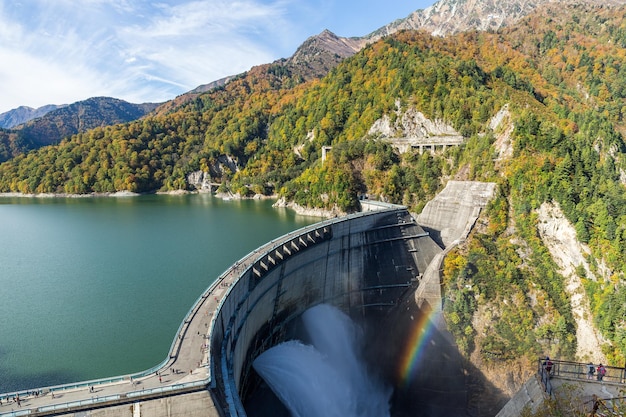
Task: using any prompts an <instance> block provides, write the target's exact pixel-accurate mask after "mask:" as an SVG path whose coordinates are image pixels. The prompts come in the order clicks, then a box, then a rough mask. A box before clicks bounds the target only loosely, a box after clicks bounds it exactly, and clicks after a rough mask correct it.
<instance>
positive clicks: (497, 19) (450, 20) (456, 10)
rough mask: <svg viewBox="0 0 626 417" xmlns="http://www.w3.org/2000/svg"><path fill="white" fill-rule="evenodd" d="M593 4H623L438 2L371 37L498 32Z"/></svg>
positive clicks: (587, 0)
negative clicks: (539, 15)
mask: <svg viewBox="0 0 626 417" xmlns="http://www.w3.org/2000/svg"><path fill="white" fill-rule="evenodd" d="M581 3H584V4H592V5H598V6H610V5H619V4H624V3H626V2H625V1H624V0H608V1H604V0H602V1H600V0H505V1H502V0H439V1H438V2H437V3H435V4H433V5H432V6H430V7H428V8H426V9H424V10H416V11H415V12H413V13H411V14H410V15H409V16H407V17H406V18H404V19H399V20H396V21H394V22H392V23H390V24H388V25H385V26H383V27H382V28H380V29H378V30H376V31H375V32H373V33H372V34H370V35H369V36H368V39H370V40H376V39H379V38H381V37H383V36H386V35H389V34H392V33H394V32H397V31H399V30H412V29H422V30H426V31H428V32H429V33H431V34H432V35H435V36H446V35H451V34H455V33H459V32H464V31H468V30H481V31H484V30H498V29H500V28H502V27H504V26H509V25H511V24H513V23H515V22H517V21H518V20H519V19H521V18H522V17H524V16H526V15H528V14H529V13H531V12H532V11H534V10H535V9H537V8H538V7H540V6H542V5H545V4H581Z"/></svg>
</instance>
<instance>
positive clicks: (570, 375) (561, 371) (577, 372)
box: [537, 359, 626, 392]
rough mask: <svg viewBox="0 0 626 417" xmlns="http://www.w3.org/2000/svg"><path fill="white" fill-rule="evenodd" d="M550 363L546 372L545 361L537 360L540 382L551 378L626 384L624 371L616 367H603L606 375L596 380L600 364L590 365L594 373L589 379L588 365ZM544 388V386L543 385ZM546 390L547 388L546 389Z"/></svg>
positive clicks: (625, 371) (579, 363)
mask: <svg viewBox="0 0 626 417" xmlns="http://www.w3.org/2000/svg"><path fill="white" fill-rule="evenodd" d="M550 361H551V362H552V367H551V369H550V370H549V371H548V370H547V367H546V359H539V360H538V361H537V372H538V374H539V375H540V376H541V380H542V382H543V381H544V379H545V380H546V381H549V380H550V378H551V377H555V376H556V377H559V378H566V379H574V380H576V379H580V380H582V379H584V380H588V381H590V382H591V381H596V382H610V383H614V384H626V369H625V368H618V367H616V366H607V365H603V366H604V368H605V369H606V374H605V375H604V376H603V377H602V378H601V379H598V372H597V367H598V366H599V365H600V364H597V363H596V364H592V365H593V367H594V370H595V372H594V373H593V375H592V376H591V377H589V375H588V369H589V363H582V362H572V361H561V360H554V359H551V360H550ZM544 387H546V385H545V384H544ZM546 388H547V387H546ZM546 392H548V390H547V389H546Z"/></svg>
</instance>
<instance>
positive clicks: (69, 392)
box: [0, 251, 256, 416]
mask: <svg viewBox="0 0 626 417" xmlns="http://www.w3.org/2000/svg"><path fill="white" fill-rule="evenodd" d="M255 253H256V251H255V252H253V253H252V254H249V255H248V256H246V257H245V258H244V259H242V260H241V261H239V262H237V263H236V264H235V265H233V266H231V267H230V268H229V269H228V270H227V271H226V272H225V273H224V274H222V275H221V276H220V277H219V278H218V280H217V281H216V282H215V283H214V284H213V285H211V287H209V289H208V290H207V291H206V292H205V293H204V294H202V296H201V297H200V298H199V299H198V301H197V302H196V304H195V305H194V306H193V307H192V310H190V312H189V313H188V315H187V317H186V318H185V320H184V322H183V323H182V324H181V326H180V328H179V331H178V334H177V335H176V339H175V340H174V342H173V343H172V348H171V350H170V352H169V356H168V358H167V359H166V360H165V361H164V362H162V363H161V364H160V365H157V366H156V367H154V368H153V369H151V370H148V371H144V372H141V373H138V374H133V375H124V376H117V377H113V378H104V379H99V380H93V381H83V382H79V383H74V384H66V385H59V386H54V387H43V388H39V389H30V390H22V391H18V392H13V393H0V401H1V404H0V416H22V415H43V414H50V413H53V412H55V413H60V412H63V411H67V412H71V411H76V410H80V409H90V408H96V407H103V406H110V405H117V404H121V403H125V402H130V401H136V400H139V399H144V398H154V397H159V396H163V395H168V394H171V393H174V392H176V393H179V392H189V391H197V390H201V389H206V385H207V382H208V378H209V366H208V358H209V351H208V346H209V345H208V331H209V328H210V326H211V319H212V317H213V314H214V312H215V311H216V309H217V307H218V305H219V303H220V301H221V298H222V297H223V296H224V295H225V294H226V291H227V289H228V286H230V285H231V284H232V283H233V282H234V281H235V280H236V279H237V278H238V276H239V274H240V273H241V272H242V271H244V270H245V269H246V268H248V266H250V265H251V264H252V263H253V262H254V260H255V256H254V255H255ZM35 392H37V394H38V395H35ZM18 398H19V403H18V401H17V399H18Z"/></svg>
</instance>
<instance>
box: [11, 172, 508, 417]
mask: <svg viewBox="0 0 626 417" xmlns="http://www.w3.org/2000/svg"><path fill="white" fill-rule="evenodd" d="M494 190H495V185H494V184H485V183H474V182H455V181H450V182H449V183H448V185H447V186H446V189H445V190H444V191H443V192H442V193H441V194H440V195H439V196H438V197H437V198H436V199H435V200H433V201H432V202H429V203H428V204H427V205H426V207H425V208H424V210H423V211H422V213H421V214H420V215H419V216H418V217H417V220H416V218H415V217H414V216H412V215H411V213H409V211H408V210H407V209H406V207H403V206H392V205H388V204H380V203H376V202H367V201H364V202H363V212H361V213H356V214H352V215H349V216H346V217H341V218H335V219H329V220H325V221H322V222H319V223H316V224H314V225H311V226H308V227H305V228H303V229H300V230H297V231H295V232H292V233H289V234H287V235H284V236H282V237H280V238H277V239H275V240H273V241H271V242H269V243H267V244H266V245H264V246H262V247H260V248H258V249H257V250H255V251H254V252H252V253H250V254H248V255H247V256H245V257H244V258H242V259H241V260H240V261H238V262H237V263H236V264H235V265H233V266H231V268H229V269H228V270H227V271H226V272H224V274H222V276H220V277H219V278H218V279H217V280H216V282H215V283H214V284H213V285H212V286H211V287H210V288H209V289H207V291H206V292H205V293H204V294H202V295H201V296H200V298H199V300H198V301H197V302H196V305H194V306H193V307H192V309H191V310H190V312H189V314H188V316H187V317H186V318H185V320H184V322H183V323H182V324H181V327H180V329H179V332H178V334H177V335H176V338H175V340H174V343H173V345H172V348H171V352H170V354H169V356H168V358H166V360H165V361H164V362H163V363H162V364H160V365H158V366H157V367H155V368H152V369H150V370H147V371H145V372H142V373H140V374H135V375H127V376H120V377H116V378H111V379H110V380H108V381H87V382H83V383H77V384H72V386H68V387H48V388H47V389H43V390H42V392H43V393H44V395H43V396H40V397H38V398H30V399H29V398H27V397H25V398H24V399H23V406H22V407H23V408H21V409H15V410H13V411H11V412H9V413H6V414H5V411H8V408H4V409H0V415H1V416H3V417H4V416H5V415H7V416H8V415H10V416H18V415H32V416H35V415H37V416H40V415H73V416H79V415H80V416H83V415H86V414H85V413H88V415H90V416H115V417H117V416H133V417H141V416H144V417H165V416H173V415H186V416H210V417H213V416H221V417H225V416H238V417H244V416H249V417H261V416H277V417H281V416H289V415H290V413H289V411H288V409H287V408H286V407H285V406H284V405H283V404H282V403H281V401H280V400H279V399H278V397H277V396H276V395H275V394H274V393H273V392H272V390H271V389H270V388H269V386H268V384H267V383H266V382H265V381H264V379H263V378H261V376H260V375H259V374H258V373H257V372H256V370H255V368H254V366H253V363H254V361H255V359H256V358H257V357H259V356H260V355H261V354H263V353H264V352H267V351H268V350H270V349H271V348H273V347H275V346H277V345H280V344H282V343H283V342H286V341H290V340H295V339H303V337H302V335H303V333H305V332H304V331H303V329H302V320H301V318H302V316H303V313H305V312H306V311H307V310H309V309H310V308H311V307H315V306H319V305H328V306H332V307H333V308H336V309H337V310H339V311H341V312H342V313H343V314H345V315H347V316H348V317H349V318H350V319H351V320H352V321H353V322H354V323H355V325H356V326H357V327H358V328H359V329H362V331H363V336H364V341H365V343H364V344H363V346H362V347H361V352H360V354H361V355H362V358H363V360H364V361H365V364H366V368H367V372H369V373H370V374H372V375H374V376H376V378H378V379H379V380H380V381H382V383H383V384H384V385H385V386H386V387H389V388H390V392H391V394H390V396H389V407H390V409H389V415H390V416H393V417H404V416H418V417H419V416H429V417H436V416H453V417H454V416H469V415H472V416H494V415H496V413H497V412H498V411H499V409H500V408H502V406H503V404H494V405H492V406H491V407H489V406H485V405H484V403H485V401H483V400H480V399H478V400H477V396H476V395H469V393H470V392H471V391H472V386H474V387H475V385H476V381H475V380H474V381H472V379H471V378H469V377H468V375H471V374H472V373H473V372H472V370H468V369H467V363H466V362H465V361H464V360H463V358H461V356H460V355H459V353H458V350H457V348H456V345H455V343H454V340H453V338H452V337H451V335H450V334H449V333H447V330H446V326H445V323H444V321H443V317H442V314H441V310H442V298H441V283H440V276H439V272H440V268H441V262H442V260H443V258H444V256H445V254H446V252H447V250H449V249H450V248H451V247H453V246H454V245H455V244H456V243H457V242H459V241H462V240H463V239H464V238H465V237H466V236H467V234H468V233H469V231H470V230H471V227H472V225H473V224H474V222H475V221H476V219H477V218H478V215H479V213H480V210H481V208H482V207H484V206H485V205H486V204H487V202H488V200H489V199H490V198H491V197H492V196H493V193H494ZM202 313H204V314H202ZM328 324H329V325H330V323H328ZM207 330H208V331H207ZM204 332H206V335H205V334H204ZM198 347H201V349H200V351H198ZM180 369H184V370H186V369H189V373H188V374H186V372H183V373H181V372H180ZM162 376H163V383H162V381H161V377H162ZM94 386H95V387H96V393H97V394H98V395H97V396H96V397H95V399H94V394H93V393H92V392H93V390H92V389H93V387H94ZM88 388H89V390H91V393H90V391H89V390H88ZM46 392H47V393H49V394H50V395H51V397H50V395H49V394H46ZM53 392H54V393H56V397H55V395H52V393H53ZM60 393H61V394H60ZM105 394H106V395H105ZM1 397H2V396H1V395H0V398H1ZM59 397H63V398H61V399H59ZM4 399H5V400H6V399H7V397H5V398H4ZM313 400H315V399H313ZM57 402H62V404H57ZM5 404H6V402H5ZM327 415H332V412H330V410H329V413H328V414H327Z"/></svg>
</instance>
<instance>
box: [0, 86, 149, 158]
mask: <svg viewBox="0 0 626 417" xmlns="http://www.w3.org/2000/svg"><path fill="white" fill-rule="evenodd" d="M156 107H157V104H153V103H144V104H132V103H128V102H126V101H124V100H119V99H116V98H111V97H92V98H90V99H87V100H83V101H78V102H76V103H72V104H70V105H67V106H61V107H60V108H57V109H54V110H52V111H49V112H47V113H45V114H44V115H43V116H41V117H38V118H35V119H32V120H29V121H27V122H26V123H23V124H21V125H18V126H15V127H14V128H13V129H0V162H4V161H7V160H9V159H11V158H13V157H15V156H17V155H19V154H22V153H24V152H27V151H29V150H32V149H37V148H40V147H42V146H45V145H55V144H57V143H59V142H60V141H61V139H63V138H65V137H66V136H70V135H73V134H75V133H78V132H85V131H87V130H89V129H93V128H95V127H99V126H106V125H112V124H117V123H123V122H129V121H131V120H136V119H139V118H140V117H142V116H144V115H146V114H147V113H149V112H151V111H152V110H154V109H155V108H156Z"/></svg>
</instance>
